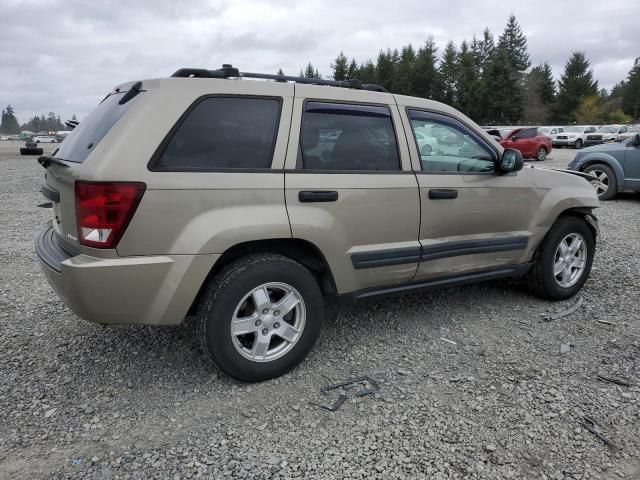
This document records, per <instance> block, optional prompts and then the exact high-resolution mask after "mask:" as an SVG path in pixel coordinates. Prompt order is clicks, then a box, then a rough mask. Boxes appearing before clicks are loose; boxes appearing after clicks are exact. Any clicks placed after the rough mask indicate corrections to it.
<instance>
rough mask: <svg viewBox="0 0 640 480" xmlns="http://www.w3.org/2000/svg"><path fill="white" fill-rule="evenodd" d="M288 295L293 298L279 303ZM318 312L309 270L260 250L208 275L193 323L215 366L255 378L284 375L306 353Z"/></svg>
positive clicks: (318, 294) (319, 306) (320, 312)
mask: <svg viewBox="0 0 640 480" xmlns="http://www.w3.org/2000/svg"><path fill="white" fill-rule="evenodd" d="M279 295H282V296H279ZM287 297H289V298H291V299H292V300H291V302H294V301H295V302H297V303H295V305H294V306H292V307H291V308H290V309H288V307H287V306H281V307H279V302H281V301H284V300H285V298H287ZM279 308H282V310H283V311H282V312H280V311H279V310H278V309H279ZM284 310H287V311H286V312H285V311H284ZM265 312H267V313H265ZM323 316H324V303H323V298H322V294H321V292H320V288H319V286H318V283H317V282H316V279H315V278H314V277H313V275H312V274H311V273H310V272H309V271H308V270H307V269H306V268H305V267H303V266H302V265H301V264H299V263H298V262H296V261H294V260H292V259H290V258H288V257H284V256H282V255H277V254H272V253H262V254H254V255H248V256H246V257H242V258H240V259H238V260H236V261H234V262H232V263H230V264H229V265H227V266H226V267H224V268H223V270H222V271H221V272H220V273H218V274H217V275H216V276H215V277H214V278H213V279H212V280H211V281H210V283H209V285H208V286H207V287H206V291H205V294H204V296H203V297H202V300H201V302H200V305H199V306H198V313H197V325H198V330H199V337H200V339H201V341H202V343H203V346H204V348H205V349H206V350H207V351H208V352H209V355H210V356H211V358H212V359H213V361H214V362H215V364H216V365H217V366H218V367H219V368H220V370H222V371H223V372H224V373H226V374H227V375H229V376H231V377H233V378H236V379H238V380H242V381H246V382H259V381H263V380H268V379H270V378H274V377H278V376H280V375H283V374H284V373H286V372H288V371H289V370H291V369H292V368H293V367H295V366H296V365H297V364H298V363H300V362H301V361H302V360H303V359H304V358H305V357H306V356H307V354H308V353H309V352H310V351H311V349H312V348H313V345H314V344H315V342H316V340H317V339H318V336H319V335H320V330H321V327H322V320H323ZM232 324H233V328H232ZM245 331H246V332H248V333H238V332H245ZM278 333H281V334H282V335H283V336H282V337H280V336H279V334H278ZM285 336H286V337H287V338H289V339H290V340H291V341H288V340H285ZM265 345H266V346H265Z"/></svg>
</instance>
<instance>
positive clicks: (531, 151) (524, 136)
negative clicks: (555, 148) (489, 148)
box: [500, 127, 551, 162]
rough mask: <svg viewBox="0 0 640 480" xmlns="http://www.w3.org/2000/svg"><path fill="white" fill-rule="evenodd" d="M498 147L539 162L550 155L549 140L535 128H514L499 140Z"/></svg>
mask: <svg viewBox="0 0 640 480" xmlns="http://www.w3.org/2000/svg"><path fill="white" fill-rule="evenodd" d="M500 145H502V146H503V147H504V148H515V149H516V150H520V153H522V156H523V157H525V158H535V159H536V160H539V161H541V162H543V161H544V160H545V159H546V158H547V155H549V153H551V140H550V139H549V137H546V136H545V135H543V134H542V133H540V132H539V131H538V128H537V127H522V128H516V129H515V130H513V131H512V132H510V133H509V134H508V135H507V136H506V137H504V138H503V139H502V140H500Z"/></svg>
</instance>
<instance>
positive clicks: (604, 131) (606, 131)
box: [584, 125, 628, 146]
mask: <svg viewBox="0 0 640 480" xmlns="http://www.w3.org/2000/svg"><path fill="white" fill-rule="evenodd" d="M627 130H628V127H627V126H626V125H603V126H602V127H600V128H598V129H597V130H596V131H595V132H594V133H590V134H588V135H587V138H586V139H585V141H584V144H585V146H590V145H598V144H599V143H606V142H615V141H616V140H618V138H619V137H620V134H622V133H626V132H627Z"/></svg>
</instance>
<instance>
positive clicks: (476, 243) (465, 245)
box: [351, 235, 529, 270]
mask: <svg viewBox="0 0 640 480" xmlns="http://www.w3.org/2000/svg"><path fill="white" fill-rule="evenodd" d="M528 241H529V238H528V237H526V236H524V235H517V236H511V237H496V238H486V239H482V240H462V241H457V242H444V243H439V244H436V245H430V246H427V247H424V246H423V247H420V246H415V247H405V248H388V249H386V250H375V251H371V252H357V253H352V254H351V263H352V265H353V268H355V269H356V270H362V269H364V268H378V267H388V266H392V265H405V264H408V263H417V262H418V261H422V262H427V261H429V260H437V259H439V258H448V257H458V256H460V255H472V254H476V253H492V252H506V251H510V250H524V249H525V248H527V244H528Z"/></svg>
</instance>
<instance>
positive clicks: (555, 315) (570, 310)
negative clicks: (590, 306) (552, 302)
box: [542, 297, 584, 322]
mask: <svg viewBox="0 0 640 480" xmlns="http://www.w3.org/2000/svg"><path fill="white" fill-rule="evenodd" d="M583 303H584V299H583V298H582V297H579V298H578V301H577V302H576V303H575V304H573V305H572V306H571V307H569V308H567V309H566V310H562V311H561V312H557V313H552V314H544V315H543V318H542V320H544V321H545V322H551V321H553V320H559V319H561V318H564V317H568V316H569V315H571V314H572V313H575V312H576V311H577V310H578V309H579V308H580V307H581V306H582V304H583Z"/></svg>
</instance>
